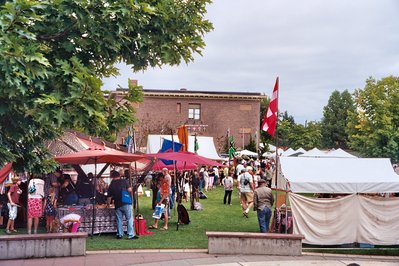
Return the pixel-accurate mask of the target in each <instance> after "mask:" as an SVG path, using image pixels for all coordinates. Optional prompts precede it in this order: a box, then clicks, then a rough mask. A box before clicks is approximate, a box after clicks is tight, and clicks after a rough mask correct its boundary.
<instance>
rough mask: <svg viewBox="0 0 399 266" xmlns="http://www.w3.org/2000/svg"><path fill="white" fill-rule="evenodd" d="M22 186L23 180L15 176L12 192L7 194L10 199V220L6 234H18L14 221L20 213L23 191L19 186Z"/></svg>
mask: <svg viewBox="0 0 399 266" xmlns="http://www.w3.org/2000/svg"><path fill="white" fill-rule="evenodd" d="M20 184H21V180H20V179H19V177H18V176H15V177H14V178H12V185H11V187H10V190H9V191H8V193H7V197H8V201H9V202H8V203H7V206H8V211H9V219H8V223H7V227H6V233H7V234H11V233H16V232H17V230H15V228H14V221H15V219H16V218H17V212H18V206H19V205H18V204H19V195H20V194H22V190H21V189H20V188H19V185H20Z"/></svg>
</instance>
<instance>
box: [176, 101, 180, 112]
mask: <svg viewBox="0 0 399 266" xmlns="http://www.w3.org/2000/svg"><path fill="white" fill-rule="evenodd" d="M176 111H177V113H179V114H180V113H181V103H177V107H176Z"/></svg>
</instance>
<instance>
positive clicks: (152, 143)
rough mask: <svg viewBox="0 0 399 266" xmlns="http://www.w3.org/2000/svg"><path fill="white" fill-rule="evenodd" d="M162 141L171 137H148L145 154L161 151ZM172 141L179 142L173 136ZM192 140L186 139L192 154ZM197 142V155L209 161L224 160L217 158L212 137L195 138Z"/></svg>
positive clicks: (175, 136) (192, 138) (191, 137)
mask: <svg viewBox="0 0 399 266" xmlns="http://www.w3.org/2000/svg"><path fill="white" fill-rule="evenodd" d="M163 139H168V140H172V137H171V135H148V138H147V153H157V152H158V151H159V150H160V149H161V146H162V141H163ZM173 140H174V141H175V142H179V138H178V137H177V135H174V136H173ZM194 140H195V137H194V136H189V137H188V151H189V152H194ZM197 141H198V146H199V149H198V151H197V154H198V155H201V156H203V157H205V158H208V159H211V160H218V161H219V160H224V159H223V158H220V157H219V155H218V153H217V151H216V148H215V144H214V142H213V137H203V136H197Z"/></svg>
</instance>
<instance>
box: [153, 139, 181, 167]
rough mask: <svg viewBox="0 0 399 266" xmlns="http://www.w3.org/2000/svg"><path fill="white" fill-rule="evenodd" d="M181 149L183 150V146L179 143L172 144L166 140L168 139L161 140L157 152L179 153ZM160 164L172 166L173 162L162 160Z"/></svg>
mask: <svg viewBox="0 0 399 266" xmlns="http://www.w3.org/2000/svg"><path fill="white" fill-rule="evenodd" d="M182 148H183V144H181V143H178V142H172V141H171V140H168V139H163V142H162V147H161V149H160V150H159V152H168V151H169V152H170V151H180V150H181V149H182ZM172 149H173V150H172ZM162 162H163V163H164V164H165V165H171V164H173V161H171V160H162Z"/></svg>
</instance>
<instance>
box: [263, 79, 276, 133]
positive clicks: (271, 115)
mask: <svg viewBox="0 0 399 266" xmlns="http://www.w3.org/2000/svg"><path fill="white" fill-rule="evenodd" d="M277 96H278V77H277V79H276V84H274V90H273V95H272V98H271V99H270V103H269V107H268V108H267V112H266V114H265V117H264V118H263V122H262V127H261V129H262V130H263V131H266V132H267V133H269V134H270V136H272V137H274V130H275V129H276V125H277V119H278V118H277V111H278V98H277Z"/></svg>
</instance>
